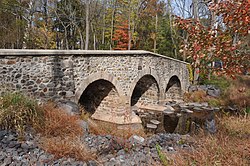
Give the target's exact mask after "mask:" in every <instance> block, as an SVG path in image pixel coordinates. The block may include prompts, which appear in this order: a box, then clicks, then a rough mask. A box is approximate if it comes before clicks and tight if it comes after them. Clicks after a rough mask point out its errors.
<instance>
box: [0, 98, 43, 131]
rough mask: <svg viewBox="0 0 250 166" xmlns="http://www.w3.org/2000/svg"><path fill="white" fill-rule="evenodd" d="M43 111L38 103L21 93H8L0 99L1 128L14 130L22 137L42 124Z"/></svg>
mask: <svg viewBox="0 0 250 166" xmlns="http://www.w3.org/2000/svg"><path fill="white" fill-rule="evenodd" d="M42 117H43V111H42V110H41V109H40V108H39V106H38V105H37V103H36V102H35V101H34V100H32V99H30V98H28V97H26V96H25V95H23V94H21V93H7V94H5V95H4V96H2V97H1V99H0V127H1V128H4V129H14V130H16V131H17V132H18V133H19V134H20V135H23V134H24V131H25V129H26V128H27V127H28V126H29V125H30V126H38V125H40V123H41V119H42Z"/></svg>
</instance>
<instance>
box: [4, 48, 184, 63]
mask: <svg viewBox="0 0 250 166" xmlns="http://www.w3.org/2000/svg"><path fill="white" fill-rule="evenodd" d="M147 54H148V55H153V56H157V57H162V58H165V59H170V60H173V61H177V62H180V63H184V64H188V63H187V62H184V61H181V60H178V59H174V58H171V57H167V56H164V55H161V54H157V53H153V52H150V51H144V50H126V51H119V50H35V49H0V56H41V55H71V56H72V55H147Z"/></svg>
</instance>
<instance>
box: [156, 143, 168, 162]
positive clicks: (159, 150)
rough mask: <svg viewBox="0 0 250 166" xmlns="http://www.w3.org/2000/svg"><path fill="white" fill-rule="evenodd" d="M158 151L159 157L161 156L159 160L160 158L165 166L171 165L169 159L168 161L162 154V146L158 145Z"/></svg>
mask: <svg viewBox="0 0 250 166" xmlns="http://www.w3.org/2000/svg"><path fill="white" fill-rule="evenodd" d="M156 150H157V153H158V156H159V158H160V160H161V162H162V164H163V165H164V166H168V165H169V163H168V159H167V158H166V156H165V155H164V154H163V153H162V151H161V147H160V145H158V144H156Z"/></svg>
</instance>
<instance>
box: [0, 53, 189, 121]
mask: <svg viewBox="0 0 250 166" xmlns="http://www.w3.org/2000/svg"><path fill="white" fill-rule="evenodd" d="M0 74H1V75H0V86H1V89H0V92H1V93H3V92H4V91H6V90H4V89H6V88H7V89H9V90H11V91H21V92H23V93H25V94H29V95H32V96H34V97H36V98H37V99H39V100H48V99H55V100H56V99H67V100H72V101H75V102H79V103H80V104H82V105H83V106H84V107H85V108H86V110H87V111H90V112H93V113H94V115H93V117H96V118H97V119H98V118H99V119H101V120H105V119H107V117H105V119H102V117H104V116H102V115H110V116H111V117H114V116H112V115H115V116H116V117H117V120H114V122H115V123H118V122H120V121H121V119H126V117H125V114H127V111H124V110H127V109H129V107H130V106H132V105H135V104H136V103H137V102H138V103H140V104H143V103H145V104H159V101H164V100H165V99H166V97H173V96H178V95H179V96H181V94H182V93H183V92H184V91H186V90H187V87H188V86H189V73H188V69H187V63H186V62H182V61H179V60H176V59H173V58H169V57H166V56H162V55H159V54H155V53H151V52H148V51H82V50H72V51H68V50H67V51H65V50H0ZM171 87H172V88H171ZM175 93H179V94H178V95H176V94H175ZM93 101H95V102H93ZM123 109H124V110H123ZM118 117H119V118H118ZM121 117H123V118H121ZM121 123H122V122H121Z"/></svg>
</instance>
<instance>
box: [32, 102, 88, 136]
mask: <svg viewBox="0 0 250 166" xmlns="http://www.w3.org/2000/svg"><path fill="white" fill-rule="evenodd" d="M42 109H43V110H44V117H43V123H42V125H40V126H36V128H35V129H36V130H37V131H38V132H39V133H41V134H42V135H43V136H45V137H57V136H61V137H65V136H81V135H82V134H83V129H82V127H81V126H80V123H79V121H80V118H79V117H78V116H72V115H69V114H67V113H66V112H64V111H63V110H61V109H59V108H56V106H55V104H53V103H47V104H45V105H43V106H42Z"/></svg>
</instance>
